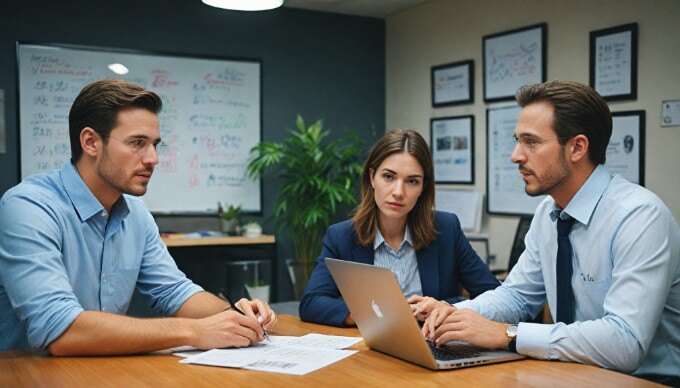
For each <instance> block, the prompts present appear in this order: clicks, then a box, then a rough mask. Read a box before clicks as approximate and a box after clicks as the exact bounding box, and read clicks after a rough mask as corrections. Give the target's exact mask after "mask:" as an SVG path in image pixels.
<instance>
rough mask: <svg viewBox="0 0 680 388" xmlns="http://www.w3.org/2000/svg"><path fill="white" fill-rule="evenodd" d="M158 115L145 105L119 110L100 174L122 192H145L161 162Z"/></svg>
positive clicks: (103, 155)
mask: <svg viewBox="0 0 680 388" xmlns="http://www.w3.org/2000/svg"><path fill="white" fill-rule="evenodd" d="M159 141H160V130H159V126H158V117H157V116H156V114H155V113H153V112H151V111H149V110H146V109H143V108H127V109H123V110H122V111H120V112H118V115H117V120H116V124H115V126H114V127H113V128H112V129H111V132H110V134H109V138H108V140H107V141H106V143H105V144H104V148H103V150H102V156H101V158H100V159H99V160H98V161H97V174H98V175H99V178H100V179H101V180H102V181H103V182H105V183H106V184H108V185H109V186H110V187H111V188H113V189H115V190H116V191H118V192H120V193H122V194H130V195H135V196H141V195H144V194H145V193H146V188H147V186H148V184H149V180H150V179H151V174H153V169H154V166H156V164H158V155H157V154H156V150H155V148H154V145H155V144H157V143H158V142H159Z"/></svg>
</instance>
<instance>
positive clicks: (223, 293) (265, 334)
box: [220, 288, 272, 342]
mask: <svg viewBox="0 0 680 388" xmlns="http://www.w3.org/2000/svg"><path fill="white" fill-rule="evenodd" d="M220 295H222V297H223V299H226V300H227V302H229V304H230V305H231V307H232V308H233V309H234V310H236V312H237V313H239V314H241V315H246V314H245V313H244V312H243V311H241V309H240V308H238V306H236V303H234V301H233V300H232V299H231V298H230V297H229V294H227V292H226V291H224V289H222V288H220ZM260 327H261V328H262V332H264V338H265V339H266V340H267V341H269V342H272V341H271V339H269V333H267V330H265V328H264V326H263V325H262V324H261V323H260Z"/></svg>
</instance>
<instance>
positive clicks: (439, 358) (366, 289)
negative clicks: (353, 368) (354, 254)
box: [326, 258, 525, 369]
mask: <svg viewBox="0 0 680 388" xmlns="http://www.w3.org/2000/svg"><path fill="white" fill-rule="evenodd" d="M326 265H327V266H328V269H329V270H330V271H331V275H333V279H335V283H336V284H337V285H338V288H339V289H340V293H341V294H342V297H343V299H344V300H345V303H347V306H348V307H349V311H350V312H351V313H352V318H353V319H354V321H355V322H356V323H357V327H358V328H359V331H360V332H361V335H362V336H363V337H364V340H365V342H366V344H367V345H368V347H369V348H371V349H374V350H377V351H380V352H382V353H386V354H389V355H391V356H394V357H398V358H401V359H402V360H406V361H410V362H412V363H414V364H418V365H421V366H424V367H426V368H430V369H453V368H464V367H468V366H474V365H483V364H491V363H496V362H504V361H513V360H520V359H522V358H525V356H522V355H519V354H517V353H513V352H509V351H506V350H488V349H484V348H480V347H477V346H473V345H470V344H468V343H466V342H460V341H455V342H449V343H448V344H447V345H445V346H441V347H439V348H435V347H434V346H433V344H432V343H431V342H430V341H426V340H425V338H423V335H422V334H421V332H420V327H419V326H418V322H417V320H416V319H415V318H414V317H413V314H412V313H411V308H410V307H409V305H408V303H407V302H406V299H405V298H404V294H403V293H402V291H401V288H400V287H399V283H397V279H396V278H395V276H394V274H393V273H392V271H390V270H389V269H386V268H379V267H375V266H372V265H367V264H360V263H353V262H349V261H344V260H336V259H330V258H326Z"/></svg>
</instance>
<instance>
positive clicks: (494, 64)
mask: <svg viewBox="0 0 680 388" xmlns="http://www.w3.org/2000/svg"><path fill="white" fill-rule="evenodd" d="M547 34H548V24H547V23H540V24H534V25H531V26H527V27H522V28H517V29H514V30H509V31H503V32H499V33H495V34H491V35H486V36H484V37H482V55H483V66H482V69H483V79H484V102H497V101H507V100H514V99H515V92H516V91H517V89H518V88H519V87H520V86H522V85H526V84H533V83H539V82H545V81H546V79H547V69H548V63H547V56H546V53H547Z"/></svg>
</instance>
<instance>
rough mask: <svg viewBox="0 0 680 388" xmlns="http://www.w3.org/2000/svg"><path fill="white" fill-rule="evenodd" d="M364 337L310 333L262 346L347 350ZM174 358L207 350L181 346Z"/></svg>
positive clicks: (274, 338)
mask: <svg viewBox="0 0 680 388" xmlns="http://www.w3.org/2000/svg"><path fill="white" fill-rule="evenodd" d="M363 340H364V339H363V338H362V337H346V336H341V335H324V334H317V333H310V334H307V335H304V336H302V337H294V336H289V335H270V336H269V341H262V342H261V343H262V344H267V345H274V346H294V347H308V348H325V349H345V348H348V347H350V346H352V345H354V344H356V343H359V342H361V341H363ZM170 351H171V352H172V355H173V356H178V357H190V356H195V355H197V354H201V353H204V352H205V350H200V349H196V348H195V347H193V346H180V347H177V348H172V349H170Z"/></svg>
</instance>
